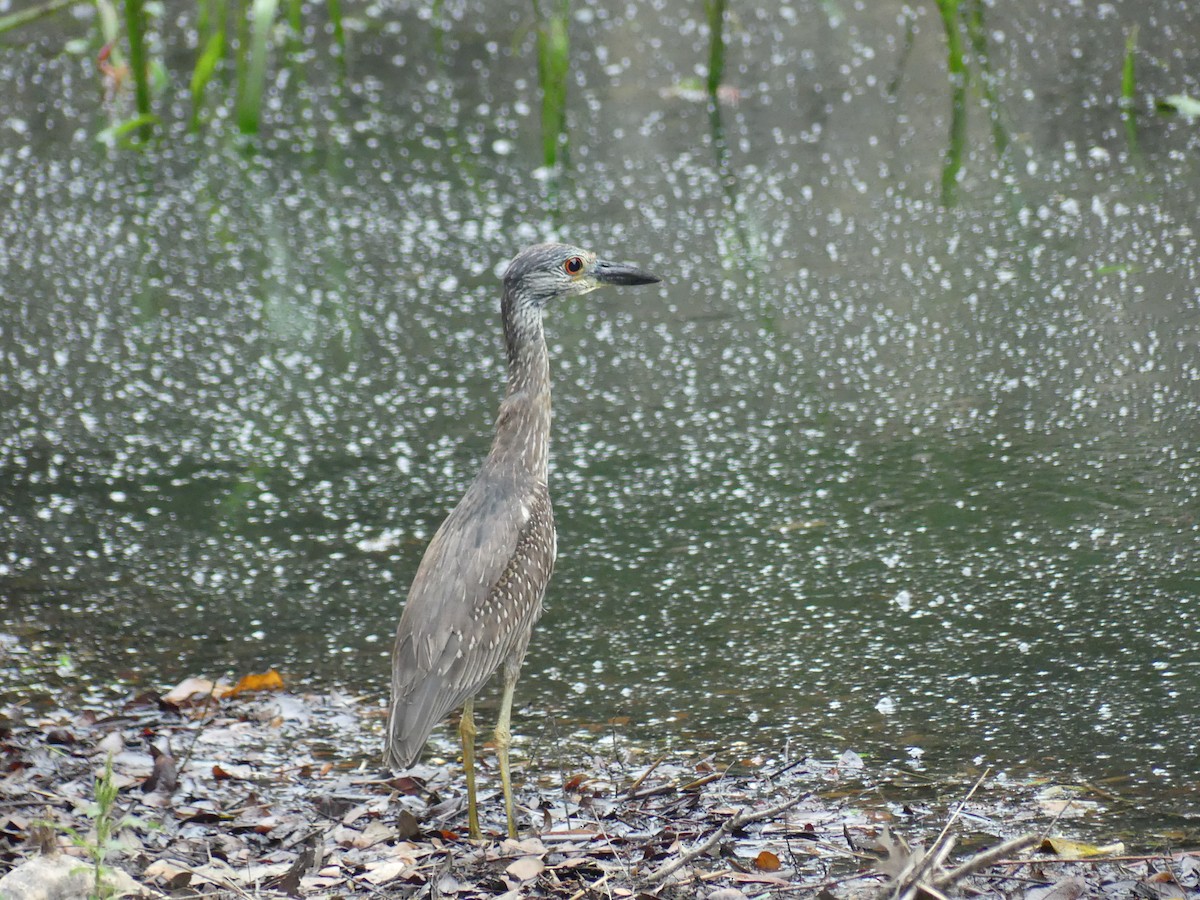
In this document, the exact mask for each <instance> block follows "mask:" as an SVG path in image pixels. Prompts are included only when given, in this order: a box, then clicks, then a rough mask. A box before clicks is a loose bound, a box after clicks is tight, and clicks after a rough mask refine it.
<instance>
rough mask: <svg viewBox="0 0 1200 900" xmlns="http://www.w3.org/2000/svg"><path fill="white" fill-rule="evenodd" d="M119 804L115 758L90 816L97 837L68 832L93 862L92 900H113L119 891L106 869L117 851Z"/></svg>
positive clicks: (109, 761) (107, 765)
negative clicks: (115, 836) (114, 887)
mask: <svg viewBox="0 0 1200 900" xmlns="http://www.w3.org/2000/svg"><path fill="white" fill-rule="evenodd" d="M116 804H117V785H116V783H115V782H114V781H113V771H112V754H111V753H110V754H109V755H108V756H107V757H106V758H105V760H104V774H103V775H101V776H100V777H99V778H97V779H96V787H95V801H94V802H93V803H92V805H91V806H89V807H88V816H89V817H90V818H91V820H92V829H93V830H94V831H95V833H96V834H95V837H94V838H92V837H91V836H85V835H80V834H79V833H78V832H75V831H74V830H73V829H71V830H68V832H67V833H68V834H69V835H70V837H71V842H72V843H73V844H74V845H75V846H76V847H79V848H80V849H82V850H83V851H84V852H85V853H87V855H88V859H90V860H91V862H92V868H93V871H94V872H95V878H94V879H93V881H92V890H91V894H90V897H89V900H103V898H106V897H111V896H113V894H115V893H116V891H115V890H114V889H113V887H112V885H110V884H109V883H108V881H107V877H108V873H109V869H108V866H107V865H105V861H106V860H107V859H108V855H109V853H110V852H111V851H112V850H113V849H114V848H115V847H116V841H115V839H114V837H113V836H114V835H115V834H116V832H117V831H118V830H120V826H121V824H122V823H120V822H118V821H117V820H116V819H115V818H114V817H113V811H114V809H115V807H116Z"/></svg>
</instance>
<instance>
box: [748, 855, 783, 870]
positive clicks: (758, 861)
mask: <svg viewBox="0 0 1200 900" xmlns="http://www.w3.org/2000/svg"><path fill="white" fill-rule="evenodd" d="M754 867H755V868H756V869H758V870H759V871H760V872H778V871H779V857H778V856H776V855H775V854H774V853H772V852H771V851H770V850H763V851H762V852H761V853H759V854H758V856H756V857H754Z"/></svg>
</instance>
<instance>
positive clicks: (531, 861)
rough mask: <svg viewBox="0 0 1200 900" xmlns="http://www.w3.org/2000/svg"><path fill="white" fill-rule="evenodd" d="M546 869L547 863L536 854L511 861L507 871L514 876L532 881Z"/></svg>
mask: <svg viewBox="0 0 1200 900" xmlns="http://www.w3.org/2000/svg"><path fill="white" fill-rule="evenodd" d="M545 869H546V864H545V863H544V862H542V861H541V860H540V859H539V858H538V857H536V856H522V857H521V858H520V859H518V860H516V861H515V862H513V863H511V864H510V865H509V867H508V868H507V869H505V870H504V871H506V872H507V873H508V874H509V875H511V876H512V877H513V878H517V879H519V880H521V881H532V880H533V879H534V878H537V877H538V876H539V875H541V874H542V872H543V871H545Z"/></svg>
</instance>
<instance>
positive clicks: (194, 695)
mask: <svg viewBox="0 0 1200 900" xmlns="http://www.w3.org/2000/svg"><path fill="white" fill-rule="evenodd" d="M229 690H230V689H229V686H228V685H225V684H219V683H217V682H215V681H210V680H209V679H207V678H185V679H183V681H181V682H179V684H177V685H175V687H173V688H171V690H170V691H168V692H167V694H166V695H165V696H164V697H163V701H164V702H165V703H170V704H171V705H172V706H194V705H196V704H198V703H204V702H206V701H207V700H208V699H209V698H212V699H215V700H220V699H221V698H222V697H224V696H225V695H227V694H228V693H229Z"/></svg>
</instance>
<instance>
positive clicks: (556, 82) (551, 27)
mask: <svg viewBox="0 0 1200 900" xmlns="http://www.w3.org/2000/svg"><path fill="white" fill-rule="evenodd" d="M569 12H570V3H569V0H564V2H563V3H562V5H561V7H560V9H559V11H558V12H556V13H552V14H550V15H549V16H547V17H546V18H545V19H544V20H543V21H541V22H539V23H538V32H537V54H538V82H539V84H540V86H541V89H542V162H543V163H544V164H545V165H546V166H549V167H553V166H554V165H556V164H557V162H558V151H559V148H560V147H561V146H562V145H563V143H564V141H565V138H566V133H567V79H568V77H569V75H570V71H571V38H570V35H569V33H568V31H567V21H568V16H569Z"/></svg>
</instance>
